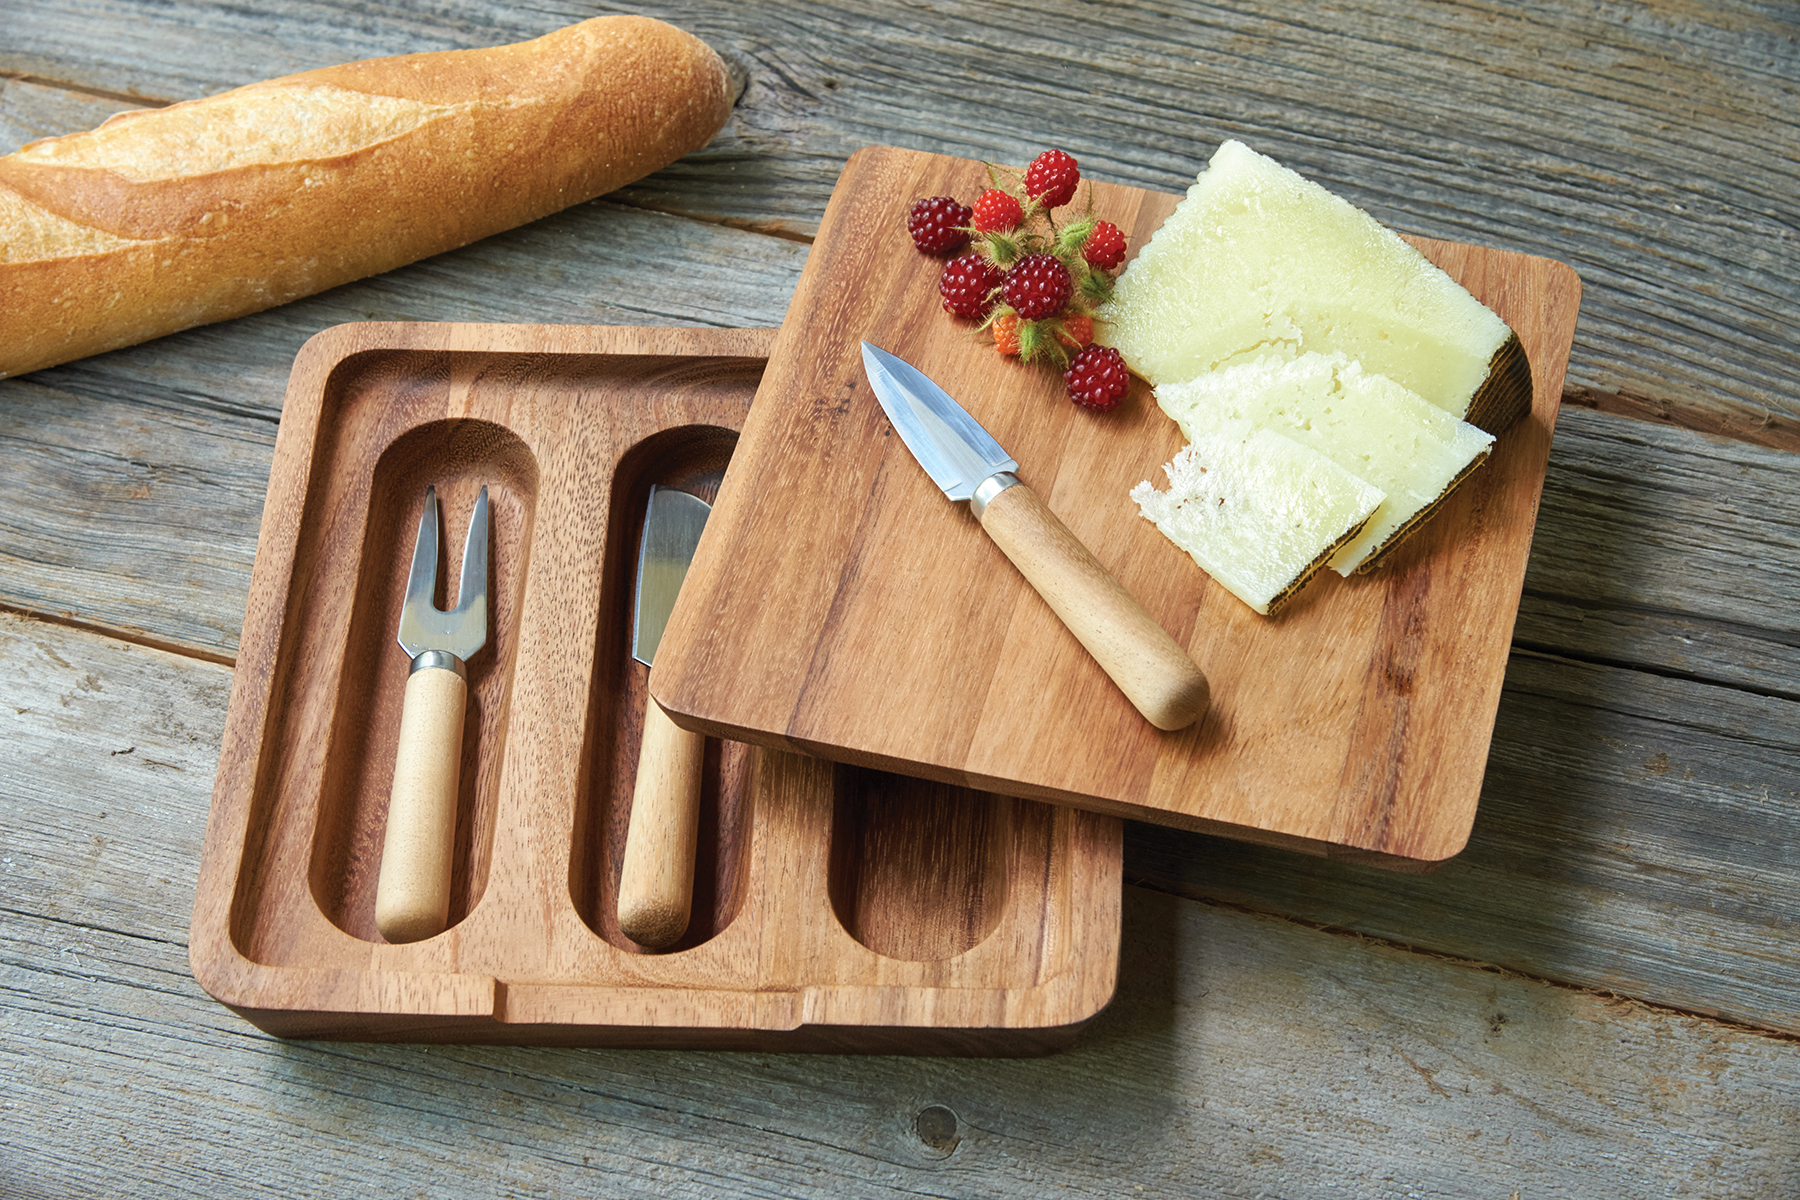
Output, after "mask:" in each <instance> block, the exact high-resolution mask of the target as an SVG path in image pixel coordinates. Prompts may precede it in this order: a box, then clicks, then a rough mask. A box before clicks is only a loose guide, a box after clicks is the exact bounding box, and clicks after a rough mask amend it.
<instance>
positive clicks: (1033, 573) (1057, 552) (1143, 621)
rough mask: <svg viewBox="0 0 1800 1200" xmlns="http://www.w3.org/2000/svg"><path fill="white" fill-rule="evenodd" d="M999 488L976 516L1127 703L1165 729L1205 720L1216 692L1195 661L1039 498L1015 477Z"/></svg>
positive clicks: (979, 503)
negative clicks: (1208, 683) (1129, 702)
mask: <svg viewBox="0 0 1800 1200" xmlns="http://www.w3.org/2000/svg"><path fill="white" fill-rule="evenodd" d="M994 480H998V481H1000V484H999V487H998V490H992V489H988V485H987V484H983V489H988V493H989V494H986V495H984V494H983V491H980V490H978V491H977V493H976V496H975V501H976V503H974V504H972V505H971V511H972V512H974V514H975V516H976V519H977V520H979V521H980V522H981V527H982V528H983V529H985V530H987V533H988V536H989V537H991V538H993V540H994V543H995V545H997V546H999V547H1000V549H1001V550H1002V551H1003V552H1004V553H1005V554H1006V557H1007V558H1009V559H1011V560H1012V562H1013V565H1014V566H1016V567H1017V568H1018V569H1019V573H1020V574H1021V575H1023V576H1025V578H1026V580H1027V581H1028V582H1029V583H1030V584H1031V586H1032V587H1033V588H1035V589H1037V593H1038V595H1040V596H1042V597H1043V598H1044V600H1045V602H1046V603H1048V604H1049V605H1050V607H1051V609H1052V610H1053V611H1054V612H1055V613H1056V615H1057V616H1058V617H1060V618H1061V619H1062V623H1063V624H1064V625H1066V626H1068V628H1069V631H1070V632H1071V633H1073V634H1074V635H1075V637H1076V639H1077V640H1078V641H1080V642H1081V644H1082V645H1083V646H1084V647H1086V648H1087V652H1088V653H1089V654H1091V655H1093V656H1094V661H1096V662H1098V663H1099V664H1100V667H1101V669H1102V670H1104V671H1105V672H1106V674H1107V675H1108V676H1109V677H1110V678H1111V679H1112V681H1113V682H1114V683H1116V684H1118V686H1119V690H1120V691H1122V692H1124V693H1125V698H1126V699H1128V700H1130V701H1131V703H1132V705H1133V706H1135V707H1136V708H1137V710H1138V711H1139V712H1141V713H1142V714H1143V715H1144V717H1145V719H1147V720H1148V721H1149V722H1150V723H1151V724H1152V725H1154V726H1156V727H1157V728H1158V729H1169V730H1173V729H1182V728H1185V727H1186V726H1188V725H1191V724H1193V723H1194V722H1195V721H1196V720H1198V719H1199V718H1200V716H1201V714H1203V713H1205V711H1206V706H1207V702H1208V699H1209V689H1208V687H1207V683H1206V676H1205V675H1204V674H1202V673H1201V671H1200V668H1199V667H1197V666H1195V665H1194V660H1193V659H1191V658H1189V657H1188V654H1187V652H1186V651H1185V650H1183V649H1182V648H1181V646H1180V645H1179V644H1177V643H1176V641H1175V639H1174V638H1172V637H1170V636H1169V634H1168V631H1166V630H1165V629H1163V627H1162V626H1161V625H1159V624H1157V622H1156V620H1155V619H1154V618H1152V617H1151V616H1150V614H1149V613H1147V612H1145V611H1144V609H1143V606H1142V605H1140V604H1139V603H1138V602H1137V601H1136V600H1135V599H1133V598H1132V596H1131V593H1130V592H1128V591H1126V590H1125V586H1124V585H1123V584H1121V583H1120V582H1119V581H1118V580H1117V579H1115V578H1113V576H1112V574H1111V573H1110V572H1109V571H1107V569H1106V568H1105V567H1104V566H1102V565H1101V564H1100V560H1099V559H1097V558H1095V557H1094V553H1093V551H1091V550H1089V549H1088V548H1087V546H1085V545H1083V544H1082V542H1081V540H1080V539H1079V538H1077V537H1076V536H1075V535H1074V534H1073V533H1070V532H1069V529H1068V526H1066V525H1064V524H1063V523H1062V521H1060V520H1059V519H1058V518H1057V516H1056V514H1055V513H1053V512H1051V511H1050V508H1049V506H1048V505H1046V504H1045V503H1044V502H1043V500H1041V499H1040V498H1039V497H1038V494H1037V493H1036V492H1034V491H1032V490H1031V489H1030V488H1029V487H1027V486H1026V485H1025V484H1023V483H1019V482H1017V476H1014V475H1010V474H1006V475H998V476H995V477H994ZM994 480H990V481H989V482H990V483H991V482H993V481H994Z"/></svg>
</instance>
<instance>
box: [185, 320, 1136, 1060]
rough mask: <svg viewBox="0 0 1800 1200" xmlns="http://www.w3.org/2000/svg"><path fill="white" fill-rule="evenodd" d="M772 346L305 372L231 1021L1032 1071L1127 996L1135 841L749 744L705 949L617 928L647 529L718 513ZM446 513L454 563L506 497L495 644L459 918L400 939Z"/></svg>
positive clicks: (463, 847)
mask: <svg viewBox="0 0 1800 1200" xmlns="http://www.w3.org/2000/svg"><path fill="white" fill-rule="evenodd" d="M771 336H772V335H771V332H770V331H767V330H760V331H758V330H691V329H629V328H576V327H554V326H526V325H505V326H492V325H490V326H480V325H420V324H362V325H347V326H339V327H336V328H334V329H331V330H328V331H326V332H325V333H323V334H320V335H319V336H318V337H315V338H314V339H313V340H312V341H310V342H309V343H308V344H307V345H306V347H305V348H304V349H303V350H302V351H301V353H300V355H299V356H298V358H297V360H296V361H295V364H294V369H293V374H292V377H291V381H290V387H289V391H288V395H287V400H286V404H285V407H284V409H283V413H282V422H281V429H280V433H279V435H278V438H277V441H276V449H275V461H274V465H273V469H272V471H271V475H270V481H269V493H268V501H267V504H266V506H265V509H264V516H263V524H262V531H261V536H260V539H259V543H258V547H257V555H256V563H255V568H254V570H253V573H252V577H251V584H250V594H249V600H248V604H247V607H246V612H245V620H244V632H243V638H242V642H241V650H240V653H239V657H238V661H237V666H236V671H235V674H234V677H233V686H232V695H231V702H230V707H229V711H228V714H227V719H226V729H225V736H224V740H223V745H222V747H221V751H220V758H219V770H218V777H217V781H216V784H215V789H214V795H213V806H212V812H211V816H210V819H209V823H208V826H207V835H206V842H205V847H204V850H203V854H202V860H201V869H200V879H199V886H198V890H197V895H196V899H195V908H194V922H193V928H192V934H191V937H190V948H191V959H192V964H193V968H194V972H195V975H196V977H197V978H198V979H199V981H200V983H201V984H202V985H203V986H204V987H205V988H206V990H207V991H208V992H210V993H211V994H212V995H213V996H215V997H217V998H218V999H220V1000H221V1001H223V1002H224V1003H226V1004H228V1005H230V1006H231V1007H232V1008H234V1009H235V1010H237V1011H238V1012H240V1013H242V1014H244V1015H245V1016H247V1017H248V1018H249V1019H250V1020H252V1021H253V1022H255V1023H256V1024H257V1025H258V1026H260V1027H262V1028H263V1029H266V1030H268V1031H270V1032H274V1033H277V1034H282V1035H285V1036H295V1037H307V1038H338V1039H353V1040H412V1041H451V1042H527V1043H546V1044H549V1043H555V1044H583V1045H630V1046H691V1047H727V1046H729V1047H741V1048H760V1049H805V1050H833V1051H879V1052H884V1053H892V1052H903V1051H904V1052H945V1053H977V1054H979V1053H1032V1052H1041V1051H1044V1050H1048V1049H1053V1048H1056V1047H1058V1046H1060V1045H1063V1044H1065V1043H1066V1042H1067V1041H1068V1040H1069V1039H1070V1038H1071V1037H1072V1036H1073V1035H1074V1033H1075V1032H1076V1031H1077V1030H1078V1029H1079V1028H1080V1027H1081V1026H1082V1025H1083V1024H1084V1023H1085V1022H1086V1021H1087V1020H1088V1019H1089V1018H1090V1017H1092V1016H1093V1015H1094V1014H1095V1013H1096V1012H1098V1011H1099V1009H1100V1008H1101V1007H1102V1006H1104V1005H1105V1003H1106V1002H1107V1000H1108V999H1109V998H1110V997H1111V994H1112V988H1113V984H1114V981H1115V977H1116V973H1117V963H1118V949H1119V937H1120V927H1119V903H1120V886H1121V866H1120V846H1121V827H1120V822H1119V821H1117V820H1115V819H1112V818H1106V817H1100V816H1096V815H1093V814H1079V813H1074V812H1072V811H1071V810H1067V809H1059V808H1056V807H1054V806H1050V805H1045V804H1039V803H1033V802H1030V801H1021V800H1017V799H1014V798H1011V797H1004V796H998V795H992V794H983V793H977V792H973V791H970V790H968V789H965V788H961V787H956V786H948V785H943V784H937V783H932V782H930V781H924V780H919V779H914V778H903V777H898V776H892V775H888V774H884V773H882V772H880V771H874V770H868V769H864V768H859V767H854V766H843V765H834V764H831V763H826V762H822V761H819V760H816V759H808V758H804V757H802V756H799V755H795V754H791V753H786V752H782V751H779V750H766V749H759V748H754V747H749V746H746V745H742V744H738V743H730V742H718V741H713V742H710V743H709V746H708V750H707V763H706V767H705V771H704V787H703V796H702V805H701V832H700V838H699V842H700V845H699V852H698V856H697V862H698V871H697V882H696V888H695V913H694V917H693V920H692V922H691V924H690V927H689V929H688V932H687V934H686V935H685V936H684V937H683V938H682V940H681V941H679V942H678V943H677V944H676V945H675V946H674V947H673V948H671V949H670V950H669V951H667V952H664V953H649V952H646V951H644V950H643V949H642V948H641V947H638V946H636V945H634V944H633V943H632V942H630V940H629V939H627V938H625V937H624V935H622V934H621V933H620V932H619V929H618V922H617V895H618V880H619V872H620V864H621V858H622V854H623V839H624V831H625V829H626V826H627V823H628V821H629V816H630V806H631V795H632V784H633V780H634V777H635V772H636V766H637V750H638V742H639V738H640V736H641V732H642V726H643V713H644V705H645V703H646V700H647V696H648V692H647V687H646V679H647V671H646V669H645V668H644V667H642V666H641V665H639V664H638V663H636V662H635V661H633V660H632V658H631V656H630V654H629V653H628V641H629V636H630V629H631V604H632V592H633V586H632V584H633V581H634V575H635V564H636V557H637V553H636V552H637V541H638V537H639V531H640V529H641V526H642V522H643V516H644V509H645V504H646V502H647V499H648V494H649V490H650V487H651V485H652V484H657V483H661V484H666V485H670V486H676V487H682V488H685V489H687V490H689V491H694V492H696V494H701V495H703V496H705V495H710V494H712V492H713V490H714V489H716V485H717V479H718V476H719V473H720V472H721V470H722V469H723V467H724V464H725V462H726V460H727V458H728V457H729V455H730V453H731V448H732V445H733V443H734V441H735V438H736V431H737V429H738V428H739V427H740V426H741V424H742V422H743V419H744V416H745V413H746V411H747V409H748V407H749V404H750V400H751V398H752V396H753V395H754V394H755V390H756V386H757V382H758V380H759V379H760V377H761V374H762V370H763V367H764V362H765V359H766V356H767V352H768V349H769V345H770V340H771ZM428 484H430V485H433V486H435V488H436V490H437V495H438V496H439V498H440V500H441V501H442V504H443V527H444V529H445V530H446V531H453V533H455V534H460V531H461V530H462V529H463V528H465V527H466V525H467V522H468V518H469V513H470V510H471V508H472V506H473V504H474V501H475V497H476V494H477V492H478V490H479V489H480V487H481V486H482V485H484V484H485V485H486V486H487V488H488V494H489V497H490V501H491V507H492V513H493V527H494V534H493V540H492V546H493V552H492V556H491V562H490V580H489V598H490V608H491V611H492V613H493V620H492V624H491V633H490V639H489V645H488V647H487V648H486V649H484V650H483V651H481V652H480V653H478V654H476V655H475V656H473V657H472V658H471V659H470V661H469V664H468V667H469V689H470V697H471V700H470V707H469V710H468V716H467V720H466V723H465V725H466V732H465V738H464V745H463V762H462V767H461V775H460V782H461V792H460V795H459V812H458V817H457V836H456V850H455V869H454V874H453V879H452V900H451V905H450V918H451V924H450V927H449V929H447V930H446V931H445V932H444V933H442V934H440V935H438V936H436V937H433V938H430V939H427V940H425V941H420V942H415V943H412V944H407V945H390V944H388V943H386V942H385V941H384V940H383V939H382V937H381V935H380V933H379V932H378V931H377V930H376V928H375V923H374V884H375V878H376V874H377V870H378V866H379V860H380V854H381V846H382V841H383V836H384V830H385V822H386V800H387V790H388V786H389V783H390V781H391V779H392V772H393V762H394V755H395V748H396V745H397V742H398V725H399V710H400V700H401V696H402V693H403V690H404V685H405V678H406V673H407V668H408V659H407V656H406V654H405V652H404V651H402V650H401V649H400V648H399V647H398V645H396V644H395V640H394V631H395V629H396V626H397V624H398V619H399V607H400V604H401V601H402V599H403V593H404V590H405V580H406V578H407V573H408V572H407V566H408V563H409V561H410V557H411V553H412V542H413V531H414V530H416V529H417V527H418V522H419V517H420V514H421V510H422V506H423V502H424V492H425V489H426V486H427V485H428ZM443 543H444V545H445V550H446V559H447V561H446V562H445V563H444V566H443V570H442V573H441V578H442V579H444V580H451V579H455V578H456V577H457V574H458V572H459V571H460V566H461V564H460V561H459V560H460V554H461V543H462V538H461V537H460V536H449V535H447V536H446V537H445V538H444V539H443ZM446 586H447V585H446ZM450 599H452V597H441V598H440V603H443V602H444V601H446V600H450Z"/></svg>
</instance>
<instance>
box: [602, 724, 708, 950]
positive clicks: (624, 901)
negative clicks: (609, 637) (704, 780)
mask: <svg viewBox="0 0 1800 1200" xmlns="http://www.w3.org/2000/svg"><path fill="white" fill-rule="evenodd" d="M705 758H706V735H705V734H702V733H690V732H688V731H687V730H685V729H683V728H681V727H680V726H679V725H677V724H675V722H673V721H671V720H669V715H668V714H667V713H665V712H663V710H662V707H661V706H660V705H659V704H657V703H656V701H655V700H649V701H647V702H646V703H645V705H644V740H643V742H642V744H641V745H640V746H639V747H638V768H637V783H636V785H635V786H634V787H633V788H632V793H631V824H630V826H629V827H628V828H627V829H626V832H625V865H624V869H623V870H622V871H621V872H620V875H619V929H620V931H621V932H623V933H624V934H625V936H626V937H628V938H630V939H631V940H632V941H634V942H636V943H637V944H638V945H640V946H649V947H651V948H652V949H660V948H661V947H663V946H668V945H672V944H673V943H674V942H675V941H676V940H677V939H679V938H680V937H681V935H682V934H683V933H685V932H686V931H687V926H688V913H689V909H690V907H691V906H692V904H693V897H694V843H695V839H696V838H697V837H698V834H699V828H700V769H701V766H702V764H703V763H704V761H705Z"/></svg>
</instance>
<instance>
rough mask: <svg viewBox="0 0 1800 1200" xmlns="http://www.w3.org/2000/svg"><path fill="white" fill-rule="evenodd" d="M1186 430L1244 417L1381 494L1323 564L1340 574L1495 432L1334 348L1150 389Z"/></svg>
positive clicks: (1431, 502) (1370, 557)
mask: <svg viewBox="0 0 1800 1200" xmlns="http://www.w3.org/2000/svg"><path fill="white" fill-rule="evenodd" d="M1156 402H1157V403H1158V404H1159V405H1161V406H1162V410H1163V411H1164V412H1165V413H1167V414H1168V415H1169V416H1170V417H1172V418H1173V419H1174V421H1175V423H1176V424H1177V425H1179V426H1180V427H1181V432H1182V434H1183V435H1184V436H1186V437H1187V439H1188V440H1189V441H1190V442H1191V441H1195V440H1197V439H1199V438H1201V437H1208V436H1210V437H1218V436H1219V435H1220V434H1222V433H1225V432H1228V431H1231V430H1236V429H1241V428H1242V427H1244V426H1245V425H1249V426H1252V427H1256V428H1263V429H1270V430H1273V431H1275V432H1277V433H1279V434H1281V435H1282V436H1284V437H1286V438H1288V439H1289V440H1291V441H1294V442H1297V443H1299V444H1300V445H1302V446H1304V447H1306V448H1307V449H1309V450H1313V451H1315V452H1317V453H1319V454H1321V455H1323V456H1324V457H1326V458H1328V459H1330V460H1331V461H1332V462H1333V463H1335V464H1337V465H1338V466H1339V467H1342V468H1343V469H1344V470H1345V471H1347V472H1349V473H1350V474H1352V475H1354V476H1356V477H1357V478H1358V479H1361V480H1362V481H1363V482H1365V483H1367V484H1369V485H1371V486H1373V487H1375V488H1378V489H1380V490H1381V491H1382V492H1383V493H1384V494H1385V498H1384V499H1383V500H1382V502H1381V504H1380V505H1379V506H1377V508H1376V509H1375V511H1374V513H1373V514H1372V515H1371V516H1370V518H1369V520H1368V522H1367V523H1366V524H1365V525H1364V526H1363V527H1362V529H1361V531H1360V532H1358V533H1357V534H1356V536H1355V537H1353V538H1351V539H1350V540H1349V541H1348V542H1345V543H1344V544H1343V545H1342V546H1340V547H1339V548H1338V549H1337V550H1336V551H1335V552H1334V553H1333V554H1332V556H1331V558H1330V561H1329V565H1330V566H1331V568H1332V569H1333V570H1335V571H1336V572H1337V573H1338V574H1340V575H1346V576H1347V575H1349V574H1350V573H1351V572H1352V571H1355V570H1358V569H1368V568H1371V567H1373V566H1374V565H1375V564H1376V563H1377V562H1378V561H1379V557H1380V555H1381V554H1382V553H1384V552H1385V551H1386V550H1387V549H1388V548H1389V547H1391V546H1393V545H1395V544H1397V543H1398V542H1399V540H1400V539H1401V537H1403V536H1404V535H1405V534H1406V533H1407V532H1408V531H1409V530H1411V529H1412V528H1413V527H1414V526H1415V525H1417V524H1418V522H1419V521H1421V520H1423V519H1424V518H1425V517H1426V516H1427V515H1428V514H1429V513H1430V512H1431V510H1432V509H1433V508H1434V507H1435V506H1436V505H1437V504H1438V502H1439V501H1441V500H1442V499H1443V498H1444V497H1445V496H1447V495H1449V494H1450V492H1451V490H1452V489H1453V488H1455V487H1456V485H1457V484H1459V483H1461V482H1462V481H1463V479H1464V478H1465V477H1467V475H1468V474H1469V472H1470V471H1472V470H1474V469H1475V468H1476V467H1477V466H1479V465H1480V464H1481V461H1482V460H1483V459H1484V458H1486V457H1487V454H1488V449H1489V448H1490V447H1491V446H1492V445H1493V444H1494V437H1493V435H1492V434H1490V433H1485V432H1483V431H1482V430H1480V429H1477V428H1475V426H1473V425H1470V424H1469V423H1468V422H1466V421H1459V420H1457V419H1456V418H1455V417H1452V416H1451V415H1450V414H1449V413H1447V412H1445V411H1443V410H1442V409H1440V408H1436V407H1434V406H1433V405H1431V404H1428V403H1427V402H1426V401H1425V400H1424V399H1423V398H1421V397H1420V396H1419V395H1418V394H1417V393H1415V392H1413V391H1412V390H1411V389H1409V388H1407V387H1405V386H1403V385H1402V384H1400V383H1398V382H1396V381H1394V380H1392V379H1389V378H1388V377H1387V376H1385V375H1378V374H1376V373H1374V372H1372V371H1366V370H1364V369H1363V367H1362V365H1361V364H1359V363H1357V362H1354V361H1352V360H1351V359H1348V358H1346V357H1344V356H1343V355H1342V354H1330V355H1326V354H1302V355H1300V356H1299V357H1298V358H1293V359H1284V358H1281V357H1278V356H1271V357H1268V358H1262V359H1257V360H1256V361H1254V362H1244V363H1237V364H1234V365H1232V366H1229V367H1226V368H1224V369H1222V370H1218V371H1211V372H1208V373H1207V374H1205V375H1201V376H1199V377H1197V378H1194V379H1190V380H1188V381H1187V382H1185V383H1170V384H1164V385H1163V386H1161V387H1159V388H1157V389H1156Z"/></svg>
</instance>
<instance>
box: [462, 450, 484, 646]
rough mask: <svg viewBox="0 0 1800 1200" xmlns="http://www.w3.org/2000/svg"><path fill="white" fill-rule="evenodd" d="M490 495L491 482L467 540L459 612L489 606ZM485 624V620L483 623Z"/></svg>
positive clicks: (477, 503)
mask: <svg viewBox="0 0 1800 1200" xmlns="http://www.w3.org/2000/svg"><path fill="white" fill-rule="evenodd" d="M489 521H490V518H489V516H488V494H487V485H486V484H483V485H482V486H481V495H480V496H479V497H477V498H476V500H475V511H474V512H473V513H472V514H470V516H469V533H468V536H467V537H466V538H464V539H463V556H462V578H461V581H460V582H458V583H457V585H456V611H457V613H459V614H461V613H466V612H468V611H469V609H470V608H472V607H473V606H474V605H475V604H476V603H477V602H478V601H479V602H481V603H483V604H484V605H485V603H486V601H487V582H488V525H489ZM483 623H484V624H485V621H484V622H483Z"/></svg>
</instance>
